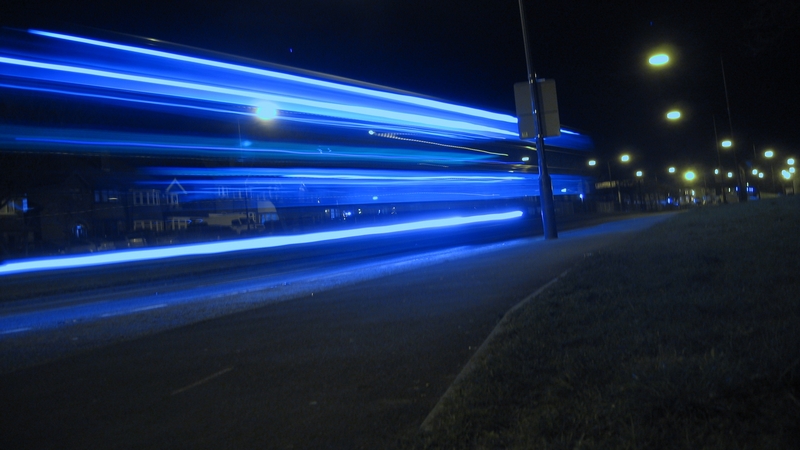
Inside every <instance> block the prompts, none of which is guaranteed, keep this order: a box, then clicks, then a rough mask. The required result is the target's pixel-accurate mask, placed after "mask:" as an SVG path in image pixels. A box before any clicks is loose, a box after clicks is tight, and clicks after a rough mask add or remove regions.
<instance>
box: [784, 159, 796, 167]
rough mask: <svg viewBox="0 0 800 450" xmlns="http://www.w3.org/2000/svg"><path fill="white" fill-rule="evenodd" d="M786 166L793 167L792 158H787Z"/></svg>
mask: <svg viewBox="0 0 800 450" xmlns="http://www.w3.org/2000/svg"><path fill="white" fill-rule="evenodd" d="M786 164H788V165H790V166H793V165H794V158H789V159H787V160H786Z"/></svg>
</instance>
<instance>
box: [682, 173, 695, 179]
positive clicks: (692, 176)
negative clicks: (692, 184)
mask: <svg viewBox="0 0 800 450" xmlns="http://www.w3.org/2000/svg"><path fill="white" fill-rule="evenodd" d="M683 177H684V178H686V180H688V181H692V180H694V178H695V174H694V172H692V171H691V170H690V171H688V172H686V174H684V175H683Z"/></svg>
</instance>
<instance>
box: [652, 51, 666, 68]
mask: <svg viewBox="0 0 800 450" xmlns="http://www.w3.org/2000/svg"><path fill="white" fill-rule="evenodd" d="M648 62H649V63H650V65H651V66H663V65H664V64H666V63H668V62H669V55H667V54H666V53H659V54H657V55H653V56H651V57H650V59H649V60H648Z"/></svg>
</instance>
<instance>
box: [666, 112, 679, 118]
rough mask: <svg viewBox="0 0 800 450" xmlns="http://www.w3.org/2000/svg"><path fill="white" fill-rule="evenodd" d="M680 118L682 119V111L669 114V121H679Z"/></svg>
mask: <svg viewBox="0 0 800 450" xmlns="http://www.w3.org/2000/svg"><path fill="white" fill-rule="evenodd" d="M680 118H681V112H680V111H670V112H668V113H667V119H669V120H678V119H680Z"/></svg>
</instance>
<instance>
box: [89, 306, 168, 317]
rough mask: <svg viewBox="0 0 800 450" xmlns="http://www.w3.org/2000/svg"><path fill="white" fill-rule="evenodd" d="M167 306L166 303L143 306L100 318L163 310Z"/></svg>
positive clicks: (107, 314)
mask: <svg viewBox="0 0 800 450" xmlns="http://www.w3.org/2000/svg"><path fill="white" fill-rule="evenodd" d="M165 306H167V304H166V303H161V304H158V305H151V306H143V307H141V308H136V309H129V310H126V311H118V312H113V313H106V314H103V315H101V316H100V317H114V316H121V315H124V314H132V313H136V312H142V311H149V310H151V309H158V308H163V307H165Z"/></svg>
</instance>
